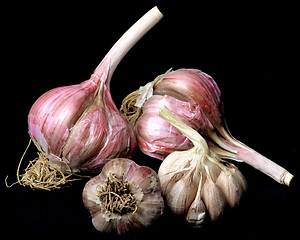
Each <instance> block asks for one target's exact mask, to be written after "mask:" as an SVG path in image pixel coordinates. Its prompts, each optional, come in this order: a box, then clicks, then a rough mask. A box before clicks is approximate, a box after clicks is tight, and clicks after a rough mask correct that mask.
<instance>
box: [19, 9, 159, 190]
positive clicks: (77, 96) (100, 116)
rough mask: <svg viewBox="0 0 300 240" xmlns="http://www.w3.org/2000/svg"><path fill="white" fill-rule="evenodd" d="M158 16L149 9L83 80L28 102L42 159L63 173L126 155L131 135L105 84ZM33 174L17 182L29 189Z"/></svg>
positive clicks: (93, 168) (31, 129)
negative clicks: (30, 103)
mask: <svg viewBox="0 0 300 240" xmlns="http://www.w3.org/2000/svg"><path fill="white" fill-rule="evenodd" d="M161 18H162V14H161V13H160V11H159V10H158V9H157V7H154V8H153V9H151V10H150V11H149V12H147V13H146V14H145V15H144V16H143V17H142V18H141V19H139V20H138V21H137V22H136V23H135V24H134V25H133V26H132V27H131V28H130V29H129V30H128V31H127V32H126V33H125V34H124V35H123V36H122V37H121V38H120V39H119V40H118V41H117V42H116V44H115V45H114V46H113V47H112V48H111V50H110V51H109V52H108V53H107V55H106V56H105V57H104V59H103V60H102V62H101V63H100V64H99V66H98V67H97V68H96V70H95V72H94V73H93V74H92V76H91V78H90V79H89V80H87V81H84V82H82V83H81V84H77V85H72V86H65V87H59V88H55V89H52V90H50V91H48V92H46V93H45V94H43V95H42V96H41V97H40V98H39V99H38V100H37V101H36V102H35V103H34V104H33V106H32V108H31V110H30V112H29V116H28V127H29V134H30V137H31V139H32V140H33V142H34V143H35V145H36V147H37V148H38V149H39V151H40V152H41V153H42V155H43V156H44V158H43V159H47V161H48V160H49V161H50V162H52V163H54V164H55V165H57V166H59V168H60V169H61V171H62V172H64V173H66V172H78V171H96V172H99V170H101V168H102V167H103V165H104V164H105V163H106V162H107V161H108V160H110V159H112V158H116V157H130V156H131V155H132V153H133V151H134V149H135V148H136V139H135V135H134V132H133V129H132V126H131V125H130V124H129V122H128V121H127V119H126V118H125V117H124V116H123V115H122V114H121V113H120V112H119V110H118V109H117V107H116V106H115V104H114V102H113V100H112V97H111V94H110V80H111V77H112V74H113V72H114V70H115V68H116V67H117V65H118V63H119V62H120V61H121V60H122V58H123V57H124V56H125V54H126V53H127V52H128V51H129V50H130V49H131V47H132V46H133V45H134V44H135V43H136V42H137V41H138V40H139V39H140V38H141V37H142V36H143V35H144V34H145V33H146V32H148V31H149V30H150V29H151V28H152V27H153V26H154V25H155V24H156V23H157V22H158V21H159V20H160V19H161ZM39 161H41V160H40V159H39ZM35 172H37V171H36V169H35V170H34V171H33V174H31V177H32V181H31V182H28V181H26V182H24V181H23V184H25V185H30V186H33V187H35V186H36V185H34V183H37V182H38V181H39V180H38V179H39V177H37V178H36V177H35V174H34V173H35ZM38 172H42V170H38ZM41 174H42V173H41ZM27 175H28V174H27ZM51 177H52V178H53V176H51ZM26 179H28V178H26ZM29 179H30V177H29ZM23 180H24V179H23Z"/></svg>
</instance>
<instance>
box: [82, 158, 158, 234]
mask: <svg viewBox="0 0 300 240" xmlns="http://www.w3.org/2000/svg"><path fill="white" fill-rule="evenodd" d="M112 174H114V175H115V176H116V177H118V178H119V179H122V180H124V182H128V184H129V188H130V191H131V193H132V194H133V195H134V196H135V198H136V210H135V211H134V212H129V213H126V214H123V215H122V214H118V213H112V212H109V211H108V210H107V209H106V208H105V205H104V203H103V202H101V200H100V199H99V189H101V187H103V186H105V181H106V180H107V179H108V178H109V177H110V176H111V175H112ZM83 202H84V205H85V207H86V208H87V209H88V210H89V211H90V213H91V215H92V222H93V225H94V226H95V228H96V229H97V230H98V231H101V232H117V233H118V234H123V233H126V232H129V231H131V230H133V229H136V228H140V227H146V226H149V225H151V224H152V223H153V222H154V221H155V220H156V219H157V218H158V217H160V216H161V215H162V213H163V211H164V201H163V198H162V196H161V186H160V182H159V179H158V176H157V174H156V173H155V171H154V170H152V169H151V168H149V167H143V166H139V165H138V164H136V163H135V162H134V161H132V160H130V159H125V158H116V159H113V160H111V161H109V162H108V163H107V164H106V165H105V166H104V167H103V170H102V172H101V173H100V174H99V175H98V176H96V177H94V178H92V179H91V180H89V181H88V182H87V183H86V185H85V187H84V190H83Z"/></svg>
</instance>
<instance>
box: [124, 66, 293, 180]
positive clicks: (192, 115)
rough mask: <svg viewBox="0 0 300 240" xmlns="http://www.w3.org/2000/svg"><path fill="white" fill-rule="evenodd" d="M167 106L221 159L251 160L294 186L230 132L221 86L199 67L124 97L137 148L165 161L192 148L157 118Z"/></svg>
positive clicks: (170, 74)
mask: <svg viewBox="0 0 300 240" xmlns="http://www.w3.org/2000/svg"><path fill="white" fill-rule="evenodd" d="M164 105H165V106H167V107H168V108H169V109H170V111H172V112H173V113H174V114H175V115H176V117H178V118H179V119H180V120H182V121H183V122H184V123H186V124H188V125H189V126H190V127H192V128H193V129H195V130H197V131H198V132H199V133H201V135H203V136H204V137H205V139H206V140H207V141H208V142H209V145H210V148H211V149H212V150H213V151H214V152H215V153H217V154H218V155H219V157H221V158H222V159H231V160H235V161H242V162H245V163H248V164H249V165H251V166H253V167H254V168H256V169H258V170H259V171H261V172H263V173H265V174H266V175H268V176H270V177H271V178H273V179H274V180H275V181H277V182H279V183H282V184H285V185H289V184H290V181H291V179H292V178H293V175H292V174H291V173H289V172H288V171H287V170H286V169H284V168H282V167H281V166H279V165H278V164H276V163H274V162H272V161H271V160H269V159H267V158H266V157H264V156H262V155H261V154H259V153H257V152H256V151H254V150H253V149H251V148H249V147H248V146H246V145H245V144H243V143H241V142H239V141H238V140H236V139H234V138H233V137H232V136H231V134H230V133H229V130H228V129H227V125H226V121H225V119H224V113H223V105H222V101H221V92H220V90H219V88H218V86H217V84H216V83H215V81H214V80H213V78H212V77H210V76H209V75H208V74H206V73H204V72H202V71H200V70H196V69H178V70H176V71H170V70H169V71H168V72H166V73H165V74H163V75H159V76H158V77H157V78H156V79H155V80H154V81H152V82H150V83H147V84H146V85H145V86H144V87H140V89H139V90H137V91H135V92H133V93H131V94H129V95H128V96H127V97H126V98H125V99H124V100H123V103H122V107H121V109H120V110H121V112H123V113H124V114H125V116H126V117H127V118H128V120H129V121H131V122H132V124H133V125H134V130H135V133H136V136H137V140H138V145H139V148H140V149H141V150H142V151H143V152H144V153H145V154H147V155H149V156H151V157H155V158H158V159H161V160H164V159H165V158H166V156H168V154H170V153H172V152H173V151H182V150H187V149H190V148H191V147H192V146H193V144H192V143H191V141H189V140H188V138H186V137H185V136H184V135H182V134H180V132H179V131H178V130H177V129H176V128H174V127H172V126H171V125H170V124H168V123H167V122H162V120H161V119H159V118H158V116H157V112H158V111H159V109H160V108H161V107H162V106H164Z"/></svg>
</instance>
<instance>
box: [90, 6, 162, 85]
mask: <svg viewBox="0 0 300 240" xmlns="http://www.w3.org/2000/svg"><path fill="white" fill-rule="evenodd" d="M162 17H163V15H162V13H161V12H160V11H159V10H158V8H157V7H153V8H152V9H151V10H149V11H148V12H147V13H146V14H145V15H144V16H142V17H141V18H140V19H139V20H138V21H137V22H136V23H135V24H134V25H132V26H131V27H130V28H129V29H128V30H127V31H126V32H125V33H124V34H123V36H122V37H121V38H120V39H119V40H118V41H117V42H116V43H115V44H114V45H113V47H112V48H111V49H110V50H109V52H108V53H107V54H106V56H105V57H104V59H103V60H102V61H101V63H100V64H99V65H98V67H97V68H96V70H95V72H94V74H96V75H97V74H99V73H102V69H103V67H107V65H108V67H109V76H108V78H107V84H108V85H109V83H110V78H111V76H112V74H113V72H114V71H115V69H116V67H117V65H118V64H119V62H120V61H121V60H122V58H123V57H124V56H125V55H126V53H127V52H128V51H129V50H130V49H131V48H132V46H133V45H134V44H136V42H138V41H139V40H140V39H141V38H142V37H143V36H144V35H145V34H146V33H147V32H148V31H149V30H150V29H151V28H152V27H153V26H155V24H157V23H158V22H159V21H160V20H161V18H162Z"/></svg>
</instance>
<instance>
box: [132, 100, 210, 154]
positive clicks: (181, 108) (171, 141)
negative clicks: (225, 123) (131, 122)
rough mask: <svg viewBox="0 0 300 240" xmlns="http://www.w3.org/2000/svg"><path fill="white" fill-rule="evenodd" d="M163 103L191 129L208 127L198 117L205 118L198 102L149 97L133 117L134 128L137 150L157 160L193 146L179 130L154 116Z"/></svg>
mask: <svg viewBox="0 0 300 240" xmlns="http://www.w3.org/2000/svg"><path fill="white" fill-rule="evenodd" d="M163 106H167V107H168V108H169V109H170V111H173V112H176V116H177V117H178V118H179V119H180V120H182V121H183V122H185V123H188V124H189V125H190V126H191V127H192V128H195V129H199V128H200V127H201V125H205V127H207V128H210V127H212V125H211V124H210V122H209V121H205V120H201V119H205V116H204V113H203V112H202V110H201V109H200V106H199V105H192V104H190V103H188V102H184V101H180V100H177V99H174V98H173V97H170V96H160V95H154V96H152V97H151V98H150V99H149V100H148V101H147V102H146V103H145V104H144V106H143V114H142V115H141V116H140V118H139V119H138V120H137V122H136V124H135V128H134V129H135V132H136V135H137V140H138V144H139V147H140V149H141V151H142V152H144V153H145V154H147V155H149V156H151V157H155V158H158V159H161V160H163V159H164V158H165V157H166V156H167V155H168V154H170V153H172V152H173V151H174V150H178V151H180V150H187V149H190V148H191V147H192V146H193V144H192V143H191V141H190V140H189V139H188V138H186V137H185V136H183V135H182V134H181V133H180V131H179V130H177V129H176V128H175V127H173V126H171V125H170V124H169V123H168V122H166V121H165V120H163V119H162V118H160V117H158V116H157V112H158V111H159V110H160V109H161V108H162V107H163ZM203 127H204V126H203Z"/></svg>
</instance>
